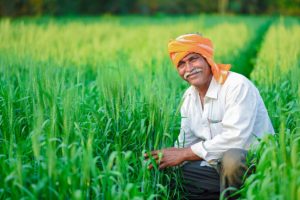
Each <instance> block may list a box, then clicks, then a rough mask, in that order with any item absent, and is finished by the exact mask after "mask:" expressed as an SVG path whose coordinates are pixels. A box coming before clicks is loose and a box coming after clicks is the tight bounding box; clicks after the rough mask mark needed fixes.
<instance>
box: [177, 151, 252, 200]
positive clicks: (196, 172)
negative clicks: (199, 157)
mask: <svg viewBox="0 0 300 200" xmlns="http://www.w3.org/2000/svg"><path fill="white" fill-rule="evenodd" d="M246 156H247V151H246V150H243V149H229V150H228V151H226V152H225V153H224V154H223V156H222V159H221V161H220V162H219V164H218V165H216V166H215V167H209V166H200V164H201V162H202V161H193V162H188V163H186V164H184V165H183V166H182V167H181V171H182V178H183V189H184V193H185V195H184V199H207V200H213V199H219V198H220V193H222V192H223V191H225V192H224V197H226V198H227V199H236V198H238V195H234V196H233V193H234V192H235V191H233V190H232V189H230V188H236V189H239V188H240V187H241V186H242V184H243V177H244V174H245V172H246V171H247V169H248V167H247V164H246Z"/></svg>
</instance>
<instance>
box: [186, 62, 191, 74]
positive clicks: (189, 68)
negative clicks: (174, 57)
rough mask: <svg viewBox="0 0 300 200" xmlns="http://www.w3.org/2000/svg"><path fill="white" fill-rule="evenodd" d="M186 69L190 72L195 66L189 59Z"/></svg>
mask: <svg viewBox="0 0 300 200" xmlns="http://www.w3.org/2000/svg"><path fill="white" fill-rule="evenodd" d="M185 64H186V70H187V71H188V72H189V71H191V70H192V69H193V66H192V64H191V63H190V62H189V61H187V62H186V63H185Z"/></svg>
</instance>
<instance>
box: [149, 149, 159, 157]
mask: <svg viewBox="0 0 300 200" xmlns="http://www.w3.org/2000/svg"><path fill="white" fill-rule="evenodd" d="M159 152H160V151H159V150H155V151H151V155H152V156H154V155H157V154H158V153H159Z"/></svg>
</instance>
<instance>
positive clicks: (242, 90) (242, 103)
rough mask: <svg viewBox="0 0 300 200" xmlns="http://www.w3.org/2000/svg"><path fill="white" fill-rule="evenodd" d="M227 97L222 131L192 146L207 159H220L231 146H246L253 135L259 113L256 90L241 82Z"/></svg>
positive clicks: (197, 153) (200, 155)
mask: <svg viewBox="0 0 300 200" xmlns="http://www.w3.org/2000/svg"><path fill="white" fill-rule="evenodd" d="M225 98H226V99H225V112H224V117H223V120H222V122H221V123H222V131H221V133H220V134H217V135H216V136H215V137H214V138H212V139H211V140H207V141H202V142H198V143H196V144H194V145H192V146H191V149H192V151H193V152H194V153H195V154H196V155H198V156H199V157H201V158H203V159H204V160H206V161H211V160H218V159H220V158H221V156H222V153H224V152H225V151H226V150H228V149H230V148H244V147H245V145H246V143H247V142H248V140H249V139H250V138H251V137H252V130H253V126H254V121H255V118H256V114H257V97H256V93H255V90H254V89H252V88H251V87H250V86H249V85H247V84H240V85H237V86H235V87H234V88H232V89H231V90H229V91H228V93H227V95H226V96H225Z"/></svg>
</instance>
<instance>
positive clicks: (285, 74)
mask: <svg viewBox="0 0 300 200" xmlns="http://www.w3.org/2000/svg"><path fill="white" fill-rule="evenodd" d="M191 32H200V33H202V34H203V35H204V36H206V37H209V38H211V39H212V41H213V43H214V46H215V61H216V62H217V63H218V62H219V63H231V64H232V66H233V67H232V71H236V72H239V73H241V74H244V75H245V76H247V77H248V78H250V79H251V80H252V81H253V82H254V83H255V85H256V86H257V87H258V88H259V90H260V92H261V95H262V97H263V99H264V101H265V104H266V106H267V109H268V111H269V115H270V117H271V120H272V123H273V126H274V128H275V131H276V135H275V136H270V137H266V138H264V139H263V140H262V141H261V145H260V147H259V149H258V150H257V151H253V152H251V153H252V154H254V155H255V158H256V159H253V160H251V161H249V162H251V163H250V164H251V168H256V171H255V173H254V174H253V175H251V176H250V177H249V178H248V179H246V182H245V185H244V186H243V188H242V189H241V190H240V191H239V192H241V194H242V197H241V199H291V200H293V199H300V159H299V158H300V129H299V128H300V123H299V119H300V112H299V111H300V81H299V80H300V79H299V75H300V59H299V57H300V45H299V44H300V21H299V18H297V17H270V16H259V17H258V16H220V15H193V16H189V17H187V16H172V17H171V16H165V15H162V16H161V15H158V16H153V17H146V16H144V17H141V16H123V17H114V16H110V15H104V16H101V17H56V18H54V17H38V18H28V17H27V18H19V19H15V20H12V19H9V18H2V19H0V199H171V198H173V199H176V198H179V197H180V181H178V182H176V183H177V184H176V185H177V187H176V188H175V190H174V191H170V190H169V187H168V185H169V183H170V182H171V181H175V180H176V179H177V177H178V174H177V171H176V170H175V169H168V170H166V171H163V172H162V171H159V170H157V168H155V169H154V170H152V171H148V170H147V167H146V166H147V164H149V162H151V161H149V162H148V163H147V162H145V161H144V160H143V157H142V155H143V153H144V152H147V151H150V150H153V149H158V148H163V147H170V146H172V145H173V144H174V141H175V140H176V138H177V135H178V133H179V128H180V113H179V108H180V107H179V106H180V101H181V97H182V94H183V93H184V91H185V89H186V88H187V87H188V85H187V84H186V83H185V82H184V81H182V80H181V79H180V78H179V76H178V75H177V72H176V70H175V68H174V67H173V66H172V64H171V61H170V60H169V57H168V54H167V43H168V41H169V40H170V39H173V38H175V37H177V36H178V35H180V34H184V33H191Z"/></svg>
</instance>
